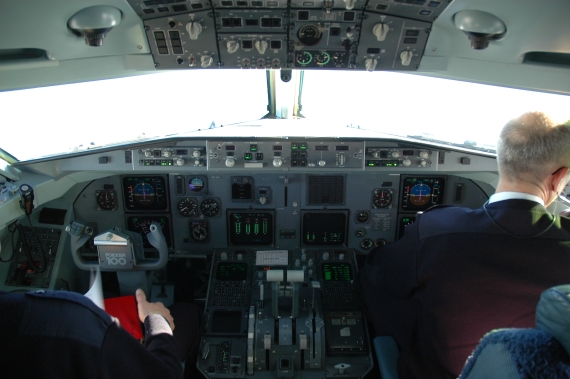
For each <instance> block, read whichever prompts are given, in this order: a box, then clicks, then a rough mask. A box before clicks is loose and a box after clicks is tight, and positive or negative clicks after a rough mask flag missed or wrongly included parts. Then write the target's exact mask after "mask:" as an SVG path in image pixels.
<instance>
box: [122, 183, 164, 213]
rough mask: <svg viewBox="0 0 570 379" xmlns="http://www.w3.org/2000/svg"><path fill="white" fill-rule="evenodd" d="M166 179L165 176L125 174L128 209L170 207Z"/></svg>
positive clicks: (146, 209) (140, 209)
mask: <svg viewBox="0 0 570 379" xmlns="http://www.w3.org/2000/svg"><path fill="white" fill-rule="evenodd" d="M166 193H167V188H166V179H165V178H164V177H163V176H125V177H124V178H123V194H124V197H125V208H126V210H127V211H142V210H144V211H148V210H154V211H165V210H167V209H168V199H167V195H166Z"/></svg>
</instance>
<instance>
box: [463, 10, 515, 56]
mask: <svg viewBox="0 0 570 379" xmlns="http://www.w3.org/2000/svg"><path fill="white" fill-rule="evenodd" d="M453 22H454V23H455V27H456V28H457V29H459V30H461V31H462V32H463V33H465V34H467V37H468V38H469V40H470V41H471V47H472V48H473V49H475V50H483V49H486V48H487V46H489V41H495V40H498V39H501V38H503V37H504V36H505V34H506V33H507V27H506V26H505V24H504V23H503V21H501V19H499V18H498V17H497V16H495V15H492V14H491V13H487V12H483V11H477V10H465V11H460V12H457V13H456V14H455V15H454V16H453Z"/></svg>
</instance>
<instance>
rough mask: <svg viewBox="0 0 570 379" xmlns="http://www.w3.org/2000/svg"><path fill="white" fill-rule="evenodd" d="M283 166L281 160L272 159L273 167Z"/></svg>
mask: <svg viewBox="0 0 570 379" xmlns="http://www.w3.org/2000/svg"><path fill="white" fill-rule="evenodd" d="M282 164H283V160H282V159H281V158H274V159H273V167H281V165H282Z"/></svg>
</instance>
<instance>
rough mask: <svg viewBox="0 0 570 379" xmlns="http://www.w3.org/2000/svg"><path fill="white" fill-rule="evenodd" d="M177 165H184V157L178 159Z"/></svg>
mask: <svg viewBox="0 0 570 379" xmlns="http://www.w3.org/2000/svg"><path fill="white" fill-rule="evenodd" d="M176 165H177V166H184V159H183V158H178V159H177V160H176Z"/></svg>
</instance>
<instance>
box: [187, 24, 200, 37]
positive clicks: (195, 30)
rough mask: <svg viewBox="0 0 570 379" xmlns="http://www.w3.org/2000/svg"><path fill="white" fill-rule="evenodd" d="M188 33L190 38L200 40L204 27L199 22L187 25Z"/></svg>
mask: <svg viewBox="0 0 570 379" xmlns="http://www.w3.org/2000/svg"><path fill="white" fill-rule="evenodd" d="M186 31H187V32H188V35H189V36H190V39H198V36H199V35H200V33H202V25H200V23H199V22H197V21H192V22H189V23H188V24H186Z"/></svg>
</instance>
